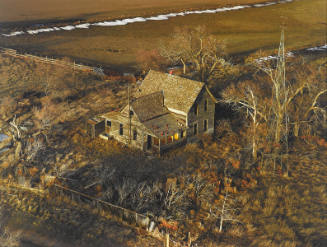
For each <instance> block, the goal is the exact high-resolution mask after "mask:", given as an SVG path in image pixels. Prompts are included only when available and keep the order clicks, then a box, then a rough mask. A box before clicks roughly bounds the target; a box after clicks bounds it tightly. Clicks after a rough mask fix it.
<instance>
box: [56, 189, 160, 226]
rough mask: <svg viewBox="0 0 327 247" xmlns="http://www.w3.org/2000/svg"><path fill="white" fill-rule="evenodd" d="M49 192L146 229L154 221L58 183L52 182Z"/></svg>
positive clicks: (152, 224)
mask: <svg viewBox="0 0 327 247" xmlns="http://www.w3.org/2000/svg"><path fill="white" fill-rule="evenodd" d="M50 192H51V193H54V194H56V195H57V196H67V197H69V198H70V199H71V200H73V201H76V202H79V203H80V202H84V203H87V204H89V205H90V206H91V207H94V208H96V209H98V210H99V211H104V212H107V213H109V214H110V215H114V216H116V217H118V218H119V219H121V220H122V221H124V222H126V223H128V224H130V225H136V226H138V227H141V228H143V229H146V230H147V231H151V230H152V226H154V225H155V223H154V222H153V221H151V220H150V218H149V217H148V216H146V215H143V214H139V213H137V212H135V211H132V210H129V209H126V208H122V207H120V206H117V205H114V204H111V203H109V202H105V201H102V200H100V199H97V198H94V197H91V196H89V195H87V194H84V193H81V192H78V191H75V190H72V189H69V188H66V187H64V186H61V185H58V184H53V186H52V187H50ZM150 225H151V227H150Z"/></svg>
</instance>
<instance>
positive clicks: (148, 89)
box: [136, 70, 204, 113]
mask: <svg viewBox="0 0 327 247" xmlns="http://www.w3.org/2000/svg"><path fill="white" fill-rule="evenodd" d="M203 87H204V83H202V82H198V81H193V80H190V79H186V78H183V77H179V76H175V75H170V74H167V73H162V72H157V71H153V70H150V71H149V73H148V74H147V76H146V77H145V79H144V80H143V82H142V84H141V86H140V88H139V91H138V92H137V93H136V97H139V96H143V95H147V94H150V93H153V92H157V91H163V95H164V103H165V106H167V107H168V108H169V109H175V110H177V111H181V112H184V113H188V112H189V110H190V108H191V107H192V105H193V103H194V101H195V100H196V98H197V97H198V95H199V93H200V92H201V90H202V88H203Z"/></svg>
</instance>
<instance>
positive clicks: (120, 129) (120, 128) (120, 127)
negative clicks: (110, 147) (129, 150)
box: [119, 124, 124, 136]
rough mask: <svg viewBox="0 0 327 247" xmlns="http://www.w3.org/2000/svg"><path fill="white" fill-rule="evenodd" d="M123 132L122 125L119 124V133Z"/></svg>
mask: <svg viewBox="0 0 327 247" xmlns="http://www.w3.org/2000/svg"><path fill="white" fill-rule="evenodd" d="M123 134H124V127H123V125H122V124H119V135H121V136H122V135H123Z"/></svg>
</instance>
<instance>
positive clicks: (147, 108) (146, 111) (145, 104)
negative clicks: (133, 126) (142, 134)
mask: <svg viewBox="0 0 327 247" xmlns="http://www.w3.org/2000/svg"><path fill="white" fill-rule="evenodd" d="M130 105H131V109H133V111H134V113H135V114H136V116H137V117H138V119H139V120H140V122H144V121H148V120H150V119H153V118H155V117H158V116H161V115H164V114H167V113H168V109H167V108H166V107H165V106H164V96H163V93H162V91H160V92H155V93H151V94H148V95H145V96H141V97H139V98H136V99H134V100H133V101H132V102H131V104H130Z"/></svg>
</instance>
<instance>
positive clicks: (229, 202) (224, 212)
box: [210, 192, 242, 232]
mask: <svg viewBox="0 0 327 247" xmlns="http://www.w3.org/2000/svg"><path fill="white" fill-rule="evenodd" d="M238 210H239V208H237V207H235V199H234V198H232V196H230V195H229V194H228V192H226V193H225V196H224V199H223V200H222V203H221V205H219V206H216V205H214V206H213V207H212V208H211V209H210V215H211V217H213V218H214V219H219V232H221V231H222V230H223V225H224V223H225V222H231V223H238V224H242V222H241V221H239V220H238V219H237V214H236V213H237V211H238Z"/></svg>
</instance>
